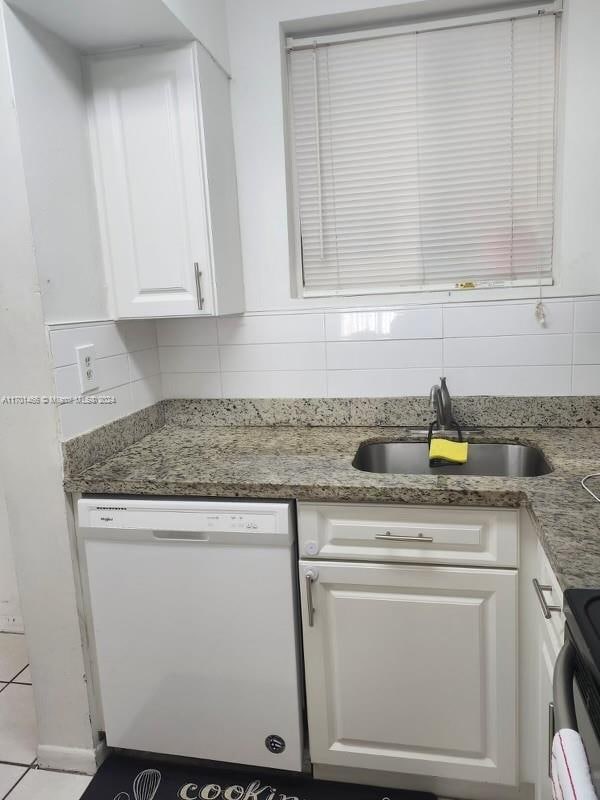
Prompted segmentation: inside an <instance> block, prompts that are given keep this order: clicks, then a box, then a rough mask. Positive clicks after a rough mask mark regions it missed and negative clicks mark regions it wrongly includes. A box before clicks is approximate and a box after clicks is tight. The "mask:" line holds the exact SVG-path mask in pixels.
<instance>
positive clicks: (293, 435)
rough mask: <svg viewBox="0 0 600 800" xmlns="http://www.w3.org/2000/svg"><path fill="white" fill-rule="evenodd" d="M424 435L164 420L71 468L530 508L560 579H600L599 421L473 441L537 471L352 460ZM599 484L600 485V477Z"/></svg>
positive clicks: (218, 488) (128, 482) (192, 491)
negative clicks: (367, 447)
mask: <svg viewBox="0 0 600 800" xmlns="http://www.w3.org/2000/svg"><path fill="white" fill-rule="evenodd" d="M419 438H420V439H423V435H422V434H420V435H419V434H415V432H414V431H410V430H407V429H405V428H398V427H388V426H386V427H352V426H332V427H326V426H322V427H302V426H290V427H285V426H263V427H260V426H235V427H231V426H202V427H187V426H184V425H177V424H172V423H168V422H167V424H165V425H163V426H162V427H159V428H158V429H157V430H154V431H152V432H150V433H148V434H147V435H145V436H143V437H142V438H141V439H139V441H137V442H135V443H133V444H130V445H129V446H126V447H124V449H122V450H120V451H119V452H117V453H116V454H114V455H112V456H110V457H108V458H106V459H105V460H103V461H101V462H100V463H96V464H93V465H91V466H89V467H87V468H85V469H82V470H80V471H79V472H74V473H72V474H70V475H68V476H67V477H66V479H65V489H66V490H67V491H70V492H84V493H85V492H87V493H93V494H134V495H135V494H143V495H180V496H186V495H187V496H190V495H194V496H201V497H223V498H227V497H248V498H287V499H296V500H324V501H348V502H382V503H403V504H430V505H462V506H464V505H471V506H495V507H505V508H506V507H508V508H518V507H520V506H526V507H528V508H529V510H530V513H531V516H532V519H533V521H534V524H535V526H536V529H537V531H538V535H539V537H540V540H541V542H542V545H543V546H544V549H545V551H546V553H547V555H548V558H549V560H550V563H551V564H552V567H553V569H554V570H555V572H556V574H557V577H558V580H559V581H560V583H561V585H562V587H563V588H567V587H571V586H600V503H597V502H596V501H594V500H593V498H592V497H590V495H589V494H588V493H587V492H585V491H584V490H583V488H582V487H581V485H580V481H581V478H582V477H583V476H584V475H586V474H588V473H590V472H596V471H600V428H521V427H519V428H502V429H500V428H490V429H488V430H483V431H482V432H480V433H477V434H471V435H469V437H468V438H469V441H471V442H493V441H501V442H520V443H524V444H532V445H535V446H537V447H539V448H541V449H542V450H543V452H544V454H545V455H546V458H547V459H548V461H549V462H550V464H551V466H552V467H553V470H554V471H553V472H552V473H551V474H549V475H545V476H540V477H537V478H495V477H471V476H465V477H462V476H446V475H438V476H431V475H381V474H373V473H367V472H361V471H359V470H357V469H355V468H354V467H353V466H352V460H353V457H354V454H355V452H356V449H357V447H358V445H359V444H360V443H361V442H364V441H389V440H394V439H401V440H410V439H413V440H414V439H419ZM592 486H595V487H596V489H597V491H598V492H599V493H600V479H598V480H596V482H595V484H594V483H592Z"/></svg>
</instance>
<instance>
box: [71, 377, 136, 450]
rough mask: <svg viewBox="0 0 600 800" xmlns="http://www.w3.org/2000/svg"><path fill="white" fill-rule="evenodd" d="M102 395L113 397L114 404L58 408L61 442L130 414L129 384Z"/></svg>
mask: <svg viewBox="0 0 600 800" xmlns="http://www.w3.org/2000/svg"><path fill="white" fill-rule="evenodd" d="M102 394H107V395H111V396H113V397H114V398H115V400H116V402H115V403H105V404H96V403H90V404H78V403H69V404H65V405H62V406H60V407H59V409H58V415H59V419H60V428H61V433H62V438H63V440H65V439H71V438H72V437H73V436H78V435H79V434H80V433H86V431H91V430H92V429H93V428H98V427H99V426H100V425H106V424H107V423H108V422H112V421H113V420H115V419H119V417H125V416H127V414H131V411H132V404H131V387H130V385H129V384H127V385H126V386H118V387H117V388H115V389H110V390H109V391H107V392H105V393H102Z"/></svg>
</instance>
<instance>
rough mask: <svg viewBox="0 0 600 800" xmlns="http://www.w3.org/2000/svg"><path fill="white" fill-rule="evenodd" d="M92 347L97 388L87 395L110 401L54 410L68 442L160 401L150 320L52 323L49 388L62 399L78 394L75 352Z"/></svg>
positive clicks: (157, 366)
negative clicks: (53, 389) (111, 399)
mask: <svg viewBox="0 0 600 800" xmlns="http://www.w3.org/2000/svg"><path fill="white" fill-rule="evenodd" d="M84 344H93V345H94V347H95V349H96V375H97V377H98V383H99V387H98V389H97V390H96V391H94V392H90V394H89V397H90V398H95V397H98V396H100V395H104V396H107V397H111V398H114V400H115V402H114V403H107V404H93V403H87V404H78V403H63V404H62V405H61V406H59V418H60V428H61V438H62V439H63V440H64V439H70V438H71V437H73V436H78V435H79V434H81V433H85V432H86V431H89V430H92V428H97V427H98V426H100V425H106V424H107V423H108V422H112V421H113V420H115V419H118V418H119V417H125V416H127V414H132V413H133V412H134V411H139V410H140V409H142V408H146V406H150V405H153V404H154V403H156V402H158V401H159V400H160V399H162V391H161V382H160V366H159V362H158V347H157V341H156V325H155V323H154V321H152V320H132V321H128V322H119V323H115V322H96V323H91V324H87V325H85V324H84V325H82V324H79V323H77V324H74V325H57V326H51V328H50V349H51V352H52V358H53V364H54V386H55V390H56V394H57V395H60V396H61V397H77V396H79V395H80V393H81V388H80V384H79V374H78V370H77V366H76V363H75V360H76V359H75V348H76V347H78V346H80V345H84Z"/></svg>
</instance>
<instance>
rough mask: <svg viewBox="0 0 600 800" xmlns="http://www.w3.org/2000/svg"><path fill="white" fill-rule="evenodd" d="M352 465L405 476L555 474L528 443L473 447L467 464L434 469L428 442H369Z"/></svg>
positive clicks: (513, 476) (515, 476)
mask: <svg viewBox="0 0 600 800" xmlns="http://www.w3.org/2000/svg"><path fill="white" fill-rule="evenodd" d="M352 465H353V466H354V467H356V469H360V470H363V472H388V473H401V474H403V475H497V476H500V477H504V478H531V477H535V476H536V475H547V474H548V473H549V472H552V468H551V467H550V465H549V464H548V462H547V461H546V459H545V457H544V454H543V453H542V451H541V450H538V448H537V447H529V446H528V445H524V444H469V460H468V461H467V463H466V464H452V465H450V464H448V465H444V466H442V467H430V466H429V458H428V447H427V444H426V442H374V443H368V442H366V443H364V444H361V446H360V447H359V448H358V450H357V451H356V455H355V456H354V461H353V462H352Z"/></svg>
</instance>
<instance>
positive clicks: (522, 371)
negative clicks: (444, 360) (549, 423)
mask: <svg viewBox="0 0 600 800" xmlns="http://www.w3.org/2000/svg"><path fill="white" fill-rule="evenodd" d="M445 374H446V377H447V378H448V388H449V389H450V393H451V394H453V395H455V396H462V395H500V396H502V395H507V396H518V395H524V396H535V395H544V396H548V395H568V394H570V393H571V367H570V366H550V367H448V368H447V369H446V370H445Z"/></svg>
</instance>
